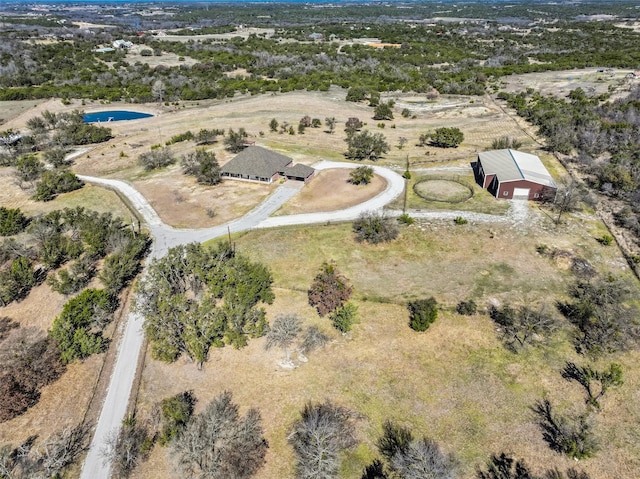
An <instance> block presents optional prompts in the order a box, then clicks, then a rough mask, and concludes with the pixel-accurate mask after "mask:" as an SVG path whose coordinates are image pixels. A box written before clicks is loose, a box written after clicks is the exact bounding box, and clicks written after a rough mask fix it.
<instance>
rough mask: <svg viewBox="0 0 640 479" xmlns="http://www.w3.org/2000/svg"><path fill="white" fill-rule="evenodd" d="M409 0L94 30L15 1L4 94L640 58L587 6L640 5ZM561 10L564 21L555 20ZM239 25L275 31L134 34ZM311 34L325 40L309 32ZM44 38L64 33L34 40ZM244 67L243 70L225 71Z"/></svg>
mask: <svg viewBox="0 0 640 479" xmlns="http://www.w3.org/2000/svg"><path fill="white" fill-rule="evenodd" d="M412 5H413V7H412V8H409V9H399V8H388V7H387V8H385V15H382V14H381V11H380V10H381V9H382V8H383V7H380V6H376V5H369V6H364V5H361V6H358V7H357V8H355V7H348V6H345V7H342V8H335V9H329V8H314V9H310V8H309V7H307V6H295V5H294V6H287V8H286V9H277V11H275V10H273V9H274V8H276V7H274V6H255V10H251V11H250V13H249V11H247V12H246V15H243V13H245V12H244V11H245V9H246V7H235V6H234V9H233V11H229V7H226V6H215V7H210V8H205V7H201V8H189V11H188V12H187V11H186V9H185V11H179V13H178V14H177V15H173V16H170V17H169V16H167V18H166V19H165V20H163V19H162V18H161V17H158V16H154V17H153V18H154V20H153V22H151V21H150V20H149V19H146V18H142V17H141V16H137V15H134V14H133V13H131V14H130V15H128V16H122V18H123V19H125V21H127V22H128V23H125V24H121V25H119V26H118V28H109V29H107V28H105V29H100V28H97V29H92V30H79V29H77V28H75V27H74V28H71V26H68V25H70V24H69V23H68V22H65V23H64V24H62V25H64V26H61V24H55V25H56V26H52V25H51V22H52V20H51V19H50V18H48V17H45V18H43V22H42V24H40V25H33V23H34V19H33V18H29V19H28V21H27V20H25V22H24V23H23V24H20V23H19V18H20V17H19V16H15V12H11V13H12V15H11V16H3V17H2V20H3V22H4V21H5V20H7V19H8V20H10V22H9V23H4V28H3V29H2V31H0V35H1V36H2V44H1V46H0V99H3V100H18V99H27V98H47V97H63V98H90V99H95V100H110V101H115V100H125V101H131V102H145V101H152V100H155V99H163V100H164V101H178V100H196V99H204V98H224V97H228V96H233V95H234V94H236V93H251V94H256V93H264V92H274V91H281V92H285V91H291V90H326V89H328V88H329V87H330V86H331V85H340V86H343V87H349V86H354V79H356V78H357V79H358V84H359V85H360V86H363V87H365V88H367V89H369V90H372V91H381V92H384V91H395V90H399V91H415V92H429V91H432V90H433V89H436V90H437V91H438V92H440V93H454V94H469V95H482V94H484V93H485V92H486V91H490V90H489V87H491V86H492V85H494V82H495V81H496V80H497V79H499V78H500V77H501V76H503V75H509V74H512V73H523V72H532V71H544V70H561V69H567V68H581V67H586V66H599V67H618V68H636V67H637V66H638V64H639V63H640V53H638V52H640V48H638V47H639V46H640V39H639V37H638V35H637V34H636V33H635V32H634V31H633V30H631V29H628V28H621V27H617V26H614V25H613V24H612V23H610V22H595V21H589V19H590V17H588V16H587V15H585V14H587V13H590V12H595V11H597V12H598V13H601V14H602V13H611V14H616V15H620V19H621V21H625V20H630V19H633V18H635V17H636V16H637V15H638V12H637V11H636V10H635V9H634V8H632V6H631V5H630V4H626V3H624V2H621V3H613V4H611V5H601V4H600V3H598V7H596V6H595V4H593V5H590V4H587V5H582V4H581V5H579V6H572V5H565V6H560V5H544V6H542V5H541V6H539V8H537V9H536V10H535V11H533V10H531V9H528V8H525V7H524V6H522V7H521V8H513V9H510V11H509V13H510V17H509V18H500V17H496V11H495V9H493V8H492V7H491V5H488V6H482V5H473V6H471V5H467V6H464V7H463V8H460V9H458V10H457V11H456V12H455V16H456V17H461V18H465V17H466V18H469V19H470V20H469V21H468V22H465V23H457V22H451V21H446V20H429V18H430V16H431V15H432V14H433V13H434V12H435V11H437V10H434V9H433V8H431V7H429V4H424V5H422V4H412ZM90 12H93V16H91V14H90ZM90 12H85V14H86V15H87V16H88V17H89V18H87V19H88V20H89V19H90V20H92V21H95V22H97V23H101V21H102V18H101V17H102V15H105V14H108V13H107V12H104V11H97V12H96V11H94V10H90ZM62 13H63V12H61V14H62ZM75 13H76V12H75V11H74V14H75ZM167 13H171V14H173V13H175V12H173V11H171V12H167ZM121 14H122V12H121V13H120V15H121ZM229 15H233V18H232V19H229V18H228V16H229ZM452 15H453V12H452ZM316 16H317V18H316ZM556 16H557V17H558V18H560V20H559V21H553V19H555V18H556ZM169 18H170V21H169ZM112 20H114V19H113V18H110V19H109V21H110V22H111V21H112ZM150 22H151V23H150ZM132 23H133V25H132ZM221 25H224V28H223V27H222V26H221ZM238 25H242V26H243V27H247V26H252V27H269V28H274V29H275V33H274V35H273V36H270V37H269V38H267V37H266V35H262V34H261V35H251V36H250V37H249V38H246V39H245V38H242V37H240V36H238V37H232V38H230V39H229V40H227V41H217V40H216V41H212V40H210V39H205V40H203V41H189V42H184V43H183V42H167V41H160V38H159V37H155V36H154V35H153V34H152V33H145V34H143V35H141V36H139V35H138V32H139V31H140V30H143V29H145V28H161V27H162V28H182V30H179V31H178V32H179V33H189V34H191V35H194V34H195V35H197V34H198V33H210V32H211V31H212V30H213V31H220V30H228V29H229V27H230V26H238ZM312 33H313V34H317V35H321V38H322V40H321V41H313V40H312V38H311V37H310V35H311V34H312ZM42 37H47V38H51V37H53V38H58V39H59V41H54V42H44V43H40V42H32V41H29V40H33V39H39V38H42ZM118 38H124V39H127V40H130V41H132V42H134V43H139V44H142V45H145V46H148V47H149V48H148V51H149V55H152V54H153V55H162V54H163V52H165V53H166V52H172V53H175V54H177V55H180V56H181V57H189V58H193V59H195V60H197V63H196V64H195V65H193V66H188V65H187V64H183V65H180V66H174V67H164V66H159V67H156V68H151V67H149V66H148V65H147V64H146V63H144V62H136V63H134V64H129V63H128V62H126V61H125V60H126V55H127V53H126V51H125V50H124V49H123V50H118V51H115V52H106V53H97V52H94V51H93V50H95V49H96V48H97V47H99V46H104V45H109V44H110V43H111V42H112V41H113V40H115V39H118ZM358 38H377V39H379V40H380V41H381V42H384V43H391V44H398V45H399V46H400V47H399V48H393V47H388V48H382V49H375V48H371V47H368V46H365V45H362V44H353V43H350V42H351V41H352V40H354V39H358ZM291 40H295V41H291ZM238 68H243V69H245V70H246V71H247V74H246V75H244V76H234V77H229V76H227V75H226V73H228V72H230V71H233V70H236V69H238ZM158 79H160V80H162V81H163V82H164V86H165V88H164V95H163V98H158V97H157V95H154V92H153V90H152V85H153V83H154V81H156V80H158Z"/></svg>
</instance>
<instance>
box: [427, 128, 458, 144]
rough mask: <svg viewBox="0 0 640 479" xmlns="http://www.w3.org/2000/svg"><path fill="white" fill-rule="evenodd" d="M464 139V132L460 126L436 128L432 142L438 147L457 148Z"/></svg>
mask: <svg viewBox="0 0 640 479" xmlns="http://www.w3.org/2000/svg"><path fill="white" fill-rule="evenodd" d="M463 141H464V133H462V131H460V128H455V127H452V128H448V127H442V128H436V130H435V131H434V132H433V133H432V134H431V144H432V145H433V146H437V147H438V148H457V147H458V146H459V145H460V143H462V142H463Z"/></svg>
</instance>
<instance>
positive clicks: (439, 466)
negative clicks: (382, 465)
mask: <svg viewBox="0 0 640 479" xmlns="http://www.w3.org/2000/svg"><path fill="white" fill-rule="evenodd" d="M455 464H456V463H455V460H454V459H453V456H451V455H448V454H445V453H444V452H442V451H441V450H440V447H439V446H438V443H436V442H435V441H432V440H431V439H427V438H422V439H419V440H414V441H412V442H411V443H409V445H408V446H407V447H405V448H403V449H400V450H398V451H397V452H396V454H395V455H394V456H393V457H392V458H391V461H390V467H391V469H392V470H393V471H394V472H396V474H398V476H399V477H402V478H403V479H430V478H433V479H454V478H455V477H457V476H456V472H455Z"/></svg>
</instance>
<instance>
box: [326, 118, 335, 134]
mask: <svg viewBox="0 0 640 479" xmlns="http://www.w3.org/2000/svg"><path fill="white" fill-rule="evenodd" d="M324 124H325V125H326V126H327V130H328V132H329V133H333V130H335V129H336V119H335V117H333V116H331V117H326V118H325V119H324Z"/></svg>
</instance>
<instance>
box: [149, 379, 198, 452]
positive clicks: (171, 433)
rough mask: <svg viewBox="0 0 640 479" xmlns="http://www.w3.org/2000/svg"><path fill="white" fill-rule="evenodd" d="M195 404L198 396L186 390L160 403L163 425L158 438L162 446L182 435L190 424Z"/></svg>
mask: <svg viewBox="0 0 640 479" xmlns="http://www.w3.org/2000/svg"><path fill="white" fill-rule="evenodd" d="M195 404H196V398H195V396H194V395H193V391H185V392H182V393H179V394H176V395H175V396H171V397H168V398H165V399H163V400H162V402H161V403H160V414H161V423H162V426H161V430H160V438H159V440H158V442H159V443H160V445H161V446H166V445H168V444H169V443H170V442H171V441H172V440H174V439H176V438H177V437H178V436H180V434H181V433H182V431H183V430H184V428H185V427H186V426H187V424H189V420H190V419H191V416H192V415H193V409H194V407H195Z"/></svg>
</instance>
